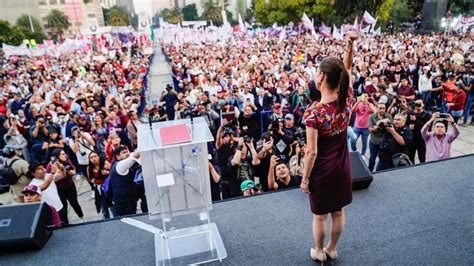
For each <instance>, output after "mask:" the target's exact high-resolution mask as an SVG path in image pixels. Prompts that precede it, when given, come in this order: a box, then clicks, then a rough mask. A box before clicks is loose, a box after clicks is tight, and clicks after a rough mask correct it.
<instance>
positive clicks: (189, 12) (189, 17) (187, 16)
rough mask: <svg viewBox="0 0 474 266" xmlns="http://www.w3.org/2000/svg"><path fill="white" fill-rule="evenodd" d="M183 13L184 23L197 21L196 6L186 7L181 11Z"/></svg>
mask: <svg viewBox="0 0 474 266" xmlns="http://www.w3.org/2000/svg"><path fill="white" fill-rule="evenodd" d="M181 12H182V13H183V19H184V20H185V21H196V20H199V16H198V12H197V8H196V4H191V5H186V6H184V7H183V9H182V10H181Z"/></svg>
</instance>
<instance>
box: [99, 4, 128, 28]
mask: <svg viewBox="0 0 474 266" xmlns="http://www.w3.org/2000/svg"><path fill="white" fill-rule="evenodd" d="M103 11H104V18H105V24H106V25H107V26H128V25H130V23H131V20H132V17H131V16H130V14H129V13H128V12H127V10H125V8H123V7H119V6H113V7H111V8H109V9H106V8H104V9H103Z"/></svg>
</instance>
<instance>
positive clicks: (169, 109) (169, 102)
mask: <svg viewBox="0 0 474 266" xmlns="http://www.w3.org/2000/svg"><path fill="white" fill-rule="evenodd" d="M163 101H164V102H165V109H166V115H167V117H168V120H174V116H175V109H174V107H175V105H176V103H177V102H178V96H177V94H176V92H175V91H174V90H173V87H172V86H171V85H170V84H167V85H166V91H162V92H161V96H160V102H163Z"/></svg>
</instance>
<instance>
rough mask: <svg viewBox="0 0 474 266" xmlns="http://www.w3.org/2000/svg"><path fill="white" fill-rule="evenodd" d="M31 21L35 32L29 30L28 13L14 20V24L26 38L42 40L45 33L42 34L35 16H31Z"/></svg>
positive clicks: (44, 37)
mask: <svg viewBox="0 0 474 266" xmlns="http://www.w3.org/2000/svg"><path fill="white" fill-rule="evenodd" d="M31 22H32V24H33V29H34V30H35V32H32V31H31V26H30V20H29V18H28V15H21V16H20V17H19V18H18V19H17V20H16V26H17V27H18V28H19V29H20V30H21V31H22V32H23V34H24V35H25V38H26V39H28V40H31V39H34V40H35V41H36V43H41V42H43V40H44V39H46V35H45V34H44V32H43V29H42V28H41V24H40V23H39V21H38V20H37V19H36V18H35V17H32V18H31Z"/></svg>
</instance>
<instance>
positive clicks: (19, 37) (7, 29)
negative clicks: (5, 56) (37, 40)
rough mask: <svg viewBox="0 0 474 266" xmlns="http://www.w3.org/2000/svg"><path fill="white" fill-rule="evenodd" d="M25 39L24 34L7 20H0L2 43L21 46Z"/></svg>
mask: <svg viewBox="0 0 474 266" xmlns="http://www.w3.org/2000/svg"><path fill="white" fill-rule="evenodd" d="M24 39H25V35H24V34H23V32H22V31H21V30H20V29H19V28H18V27H16V26H12V25H10V22H8V21H6V20H0V43H7V44H10V45H20V44H21V43H22V42H23V40H24Z"/></svg>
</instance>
